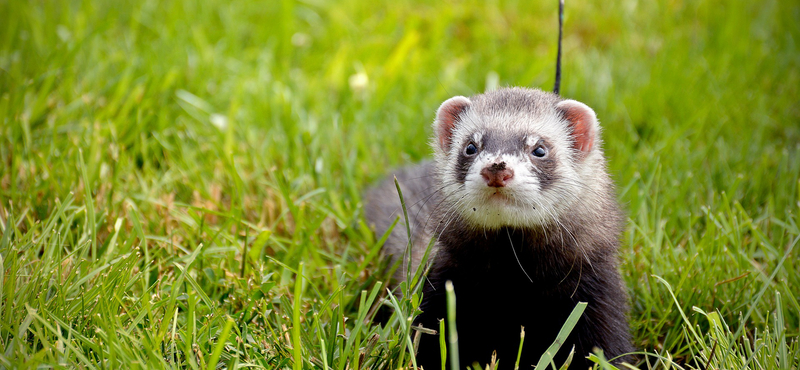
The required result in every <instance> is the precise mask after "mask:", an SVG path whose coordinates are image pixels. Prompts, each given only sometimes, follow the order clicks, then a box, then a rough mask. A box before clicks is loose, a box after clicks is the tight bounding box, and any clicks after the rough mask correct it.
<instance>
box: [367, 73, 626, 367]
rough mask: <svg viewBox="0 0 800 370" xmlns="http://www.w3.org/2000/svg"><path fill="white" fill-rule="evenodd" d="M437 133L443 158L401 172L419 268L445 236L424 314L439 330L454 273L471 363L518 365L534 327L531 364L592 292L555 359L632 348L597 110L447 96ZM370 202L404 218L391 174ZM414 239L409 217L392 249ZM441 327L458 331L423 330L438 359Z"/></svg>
mask: <svg viewBox="0 0 800 370" xmlns="http://www.w3.org/2000/svg"><path fill="white" fill-rule="evenodd" d="M433 131H434V138H433V140H432V143H431V145H432V146H433V149H434V153H435V154H434V159H433V161H428V162H423V163H421V164H419V165H417V166H414V167H410V168H405V169H401V170H399V171H397V172H396V173H395V177H396V178H397V181H398V183H399V184H400V187H401V189H402V191H403V195H404V199H405V203H406V205H407V210H408V218H409V219H408V221H409V223H410V225H409V226H410V228H411V245H412V250H411V258H410V261H404V262H405V263H410V264H411V270H412V271H416V270H417V269H418V268H424V267H425V266H420V259H421V257H422V255H423V253H424V251H425V249H426V248H427V247H428V244H429V242H430V241H431V240H432V239H433V240H434V241H435V242H434V244H433V254H434V256H433V258H432V262H431V265H430V266H429V267H430V270H429V273H428V275H427V279H426V281H425V282H424V288H423V295H422V303H421V305H420V309H421V311H422V313H421V314H420V315H419V316H418V317H417V318H416V321H415V324H416V325H418V326H422V327H425V328H430V329H434V330H437V329H438V328H439V320H442V319H446V317H447V315H446V295H445V283H446V282H447V281H448V280H449V281H452V283H453V286H454V290H455V294H456V300H457V309H456V327H457V332H458V347H459V360H460V363H461V365H462V366H466V365H472V364H473V363H476V362H477V363H479V364H481V365H485V364H486V363H488V362H490V360H491V358H492V354H493V352H496V356H497V360H499V361H500V362H501V363H505V364H506V367H507V366H511V364H514V363H515V361H516V359H517V352H518V349H519V344H520V330H521V327H524V328H525V332H526V335H525V339H524V347H523V349H522V354H521V358H520V365H521V366H523V368H527V367H529V366H530V365H535V364H536V362H537V361H538V360H539V358H540V356H541V355H542V354H543V353H544V351H545V350H546V349H547V347H548V346H549V345H550V344H551V343H552V342H553V340H554V339H555V338H556V335H557V334H558V331H559V329H560V328H561V326H562V325H563V324H564V322H565V320H566V318H567V316H568V315H569V314H570V312H571V311H572V309H573V308H574V307H575V306H576V304H577V303H578V302H587V303H588V307H587V308H586V310H585V311H584V313H583V316H582V317H581V319H580V320H579V322H578V323H577V326H575V328H574V329H573V331H572V333H571V334H570V336H569V337H568V339H567V341H566V343H564V344H563V345H562V346H561V349H560V350H559V351H558V354H557V356H556V364H557V365H559V366H560V365H561V364H562V363H563V362H564V361H565V360H566V358H567V356H568V354H569V352H570V351H571V350H572V349H573V348H574V350H575V355H574V356H573V359H572V362H571V365H570V367H571V368H573V369H586V368H587V367H590V366H591V365H592V362H590V361H589V360H588V359H587V358H586V357H585V356H587V355H589V354H590V353H591V352H592V351H593V350H594V349H595V348H599V349H601V350H602V351H603V354H604V356H605V357H606V358H608V359H611V358H615V357H616V359H615V363H620V362H621V361H623V360H629V358H627V357H625V356H624V354H625V353H627V352H631V351H632V350H633V348H632V346H631V343H630V334H629V327H628V322H627V317H626V316H627V313H628V304H627V294H626V292H625V289H624V286H623V283H622V280H621V278H620V275H619V272H618V270H617V265H618V261H617V258H618V257H617V249H618V246H619V238H620V236H621V232H622V228H623V224H624V219H623V216H622V212H621V211H620V207H619V205H618V203H617V201H616V195H615V190H614V185H613V183H612V181H611V179H610V177H609V175H608V173H607V170H606V160H605V157H604V155H603V150H602V147H601V146H602V145H601V144H602V141H601V139H600V126H599V122H598V120H597V117H596V115H595V112H594V111H593V110H592V109H591V108H589V107H588V106H587V105H585V104H583V103H580V102H578V101H575V100H569V99H562V98H561V97H560V96H558V95H556V94H552V93H548V92H543V91H541V90H537V89H529V88H503V89H499V90H495V91H491V92H487V93H485V94H481V95H476V96H472V97H470V98H467V97H463V96H456V97H453V98H450V99H448V100H447V101H445V102H444V103H442V105H441V106H440V107H439V109H438V111H437V112H436V119H435V120H434V123H433ZM365 214H366V218H367V220H368V222H369V223H371V224H372V226H373V228H374V230H375V232H376V234H377V235H383V234H384V233H385V232H386V231H387V230H388V228H389V227H390V225H391V223H392V222H393V221H394V220H395V219H396V218H397V217H398V216H400V217H401V218H402V209H401V204H400V200H399V197H398V194H397V190H396V188H395V184H394V180H393V179H392V178H388V179H386V180H384V181H383V182H382V183H380V184H379V185H378V186H377V187H376V188H374V189H373V190H372V191H370V192H369V193H368V194H367V197H366V204H365ZM408 239H409V238H408V233H407V231H406V228H405V227H403V226H402V225H401V224H398V225H397V227H396V228H395V229H393V231H392V232H391V234H390V235H389V236H388V239H387V241H386V243H385V245H384V246H383V250H384V252H385V253H386V254H387V255H390V256H392V257H391V258H393V260H394V261H399V260H402V259H403V255H404V253H406V248H407V247H408V245H409V240H408ZM398 263H399V262H398ZM397 271H398V272H397V273H396V274H395V276H394V280H395V284H396V283H398V282H400V281H403V279H404V278H405V276H406V270H405V266H401V267H400V268H398V269H397ZM439 335H446V333H439V334H436V335H431V334H422V335H421V338H420V343H419V350H418V354H417V361H418V364H419V365H421V366H422V367H424V368H425V369H427V370H431V369H439V368H440V367H441V360H440V357H439V356H440V351H439ZM448 350H450V349H449V348H448ZM448 357H449V355H448ZM448 366H449V365H448ZM482 367H483V366H481V368H482Z"/></svg>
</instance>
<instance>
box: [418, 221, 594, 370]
mask: <svg viewBox="0 0 800 370" xmlns="http://www.w3.org/2000/svg"><path fill="white" fill-rule="evenodd" d="M537 243H538V244H537ZM451 247H455V246H451ZM580 269H581V267H580V266H572V263H571V262H569V259H567V258H565V257H564V256H563V255H562V254H560V252H559V251H558V250H556V249H555V247H554V246H550V245H547V244H546V243H544V242H542V241H541V240H538V239H535V238H533V237H531V236H526V235H523V234H521V233H520V232H519V231H517V232H516V233H514V232H512V231H502V232H498V233H495V234H493V235H485V236H484V235H481V236H480V237H477V238H471V239H467V240H466V241H465V242H462V244H461V245H458V246H457V248H444V249H443V250H441V251H440V253H439V255H438V256H437V260H436V261H435V262H434V266H433V269H432V271H431V273H430V275H429V283H430V284H428V285H427V286H426V288H425V290H424V298H423V305H422V307H421V308H422V310H423V311H424V314H423V315H422V316H421V320H420V323H421V324H423V325H424V326H426V327H430V326H431V325H436V322H437V321H438V319H443V318H445V316H446V294H445V288H444V286H445V283H446V281H452V282H453V285H454V288H455V293H456V300H457V303H458V304H457V310H456V318H457V322H458V335H459V342H460V343H461V346H462V348H461V351H460V352H461V354H462V356H464V357H465V360H467V361H469V360H478V361H488V359H489V358H490V356H491V351H494V350H496V351H497V353H498V356H500V358H504V359H505V361H506V362H508V359H509V358H511V357H513V358H516V353H517V349H518V348H519V334H520V329H521V327H523V326H524V327H525V331H526V333H527V334H528V335H527V339H526V344H525V347H526V348H542V349H543V348H546V347H547V346H548V345H549V344H550V342H551V341H552V340H553V339H554V338H555V336H556V334H557V333H558V330H559V329H560V327H561V325H562V324H563V323H564V320H566V317H567V316H568V315H569V313H570V311H571V310H572V308H573V307H574V305H575V303H576V302H577V297H574V296H573V295H572V293H573V292H574V291H575V289H576V285H577V284H578V283H579V280H578V276H579V275H580V274H579V270H580ZM489 343H491V345H489V346H487V345H486V344H489ZM531 352H534V353H535V352H538V351H525V353H523V363H527V362H528V361H535V360H536V359H529V358H527V357H528V356H529V353H531Z"/></svg>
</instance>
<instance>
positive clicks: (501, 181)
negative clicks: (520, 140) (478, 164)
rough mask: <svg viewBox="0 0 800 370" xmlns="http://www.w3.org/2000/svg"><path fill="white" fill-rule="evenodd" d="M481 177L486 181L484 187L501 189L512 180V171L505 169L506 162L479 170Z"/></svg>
mask: <svg viewBox="0 0 800 370" xmlns="http://www.w3.org/2000/svg"><path fill="white" fill-rule="evenodd" d="M481 176H483V179H484V180H486V186H491V187H493V188H502V187H504V186H506V185H507V184H508V182H509V181H511V179H513V178H514V170H513V169H511V168H508V167H506V162H500V163H493V164H491V165H488V166H486V167H484V168H483V169H482V170H481Z"/></svg>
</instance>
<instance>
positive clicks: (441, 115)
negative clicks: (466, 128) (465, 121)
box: [433, 96, 472, 152]
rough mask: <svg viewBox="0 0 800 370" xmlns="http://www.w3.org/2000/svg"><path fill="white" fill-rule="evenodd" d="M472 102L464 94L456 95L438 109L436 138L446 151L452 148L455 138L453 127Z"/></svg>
mask: <svg viewBox="0 0 800 370" xmlns="http://www.w3.org/2000/svg"><path fill="white" fill-rule="evenodd" d="M471 104H472V102H471V101H470V100H469V99H468V98H465V97H463V96H454V97H452V98H450V99H447V100H446V101H445V102H444V103H442V105H441V106H440V107H439V110H437V111H436V121H434V123H433V129H434V131H435V132H436V139H437V141H438V142H439V147H440V148H442V150H444V151H445V152H447V151H448V150H450V144H451V143H452V138H453V129H454V128H455V127H456V125H457V124H458V122H459V120H460V119H461V114H462V113H464V112H465V111H466V110H467V109H468V108H469V106H470V105H471Z"/></svg>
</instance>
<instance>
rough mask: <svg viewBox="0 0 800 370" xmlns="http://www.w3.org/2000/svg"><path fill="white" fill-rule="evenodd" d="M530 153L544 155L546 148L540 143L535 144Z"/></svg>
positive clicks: (536, 155) (537, 155)
mask: <svg viewBox="0 0 800 370" xmlns="http://www.w3.org/2000/svg"><path fill="white" fill-rule="evenodd" d="M531 154H533V156H534V157H539V158H542V157H544V156H545V154H547V149H545V148H544V147H543V146H541V145H540V146H537V147H536V149H534V150H533V152H531Z"/></svg>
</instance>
